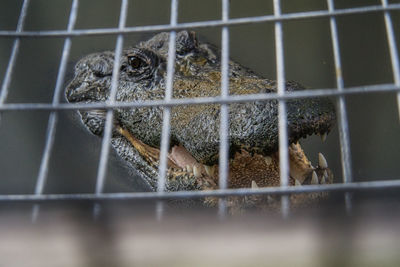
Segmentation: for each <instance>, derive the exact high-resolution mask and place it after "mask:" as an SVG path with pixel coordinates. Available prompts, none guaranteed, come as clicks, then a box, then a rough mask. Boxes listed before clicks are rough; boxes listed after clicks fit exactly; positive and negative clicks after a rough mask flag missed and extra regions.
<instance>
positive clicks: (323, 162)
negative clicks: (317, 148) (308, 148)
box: [318, 153, 328, 169]
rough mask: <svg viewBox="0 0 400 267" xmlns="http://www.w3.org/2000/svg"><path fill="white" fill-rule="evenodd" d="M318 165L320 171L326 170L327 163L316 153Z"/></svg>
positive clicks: (322, 156) (320, 154)
mask: <svg viewBox="0 0 400 267" xmlns="http://www.w3.org/2000/svg"><path fill="white" fill-rule="evenodd" d="M318 165H319V167H321V168H322V169H326V168H328V162H327V161H326V159H325V157H324V155H322V153H318Z"/></svg>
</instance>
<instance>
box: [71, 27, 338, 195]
mask: <svg viewBox="0 0 400 267" xmlns="http://www.w3.org/2000/svg"><path fill="white" fill-rule="evenodd" d="M168 38H169V33H160V34H157V35H155V36H154V37H153V38H151V39H149V40H148V41H145V42H141V43H139V44H138V45H137V46H135V47H133V48H128V49H126V50H123V54H122V58H121V62H119V65H120V76H119V84H118V89H117V96H116V100H117V101H121V102H136V101H140V100H160V99H163V98H164V94H165V83H166V60H167V53H168ZM113 60H114V53H113V52H103V53H96V54H91V55H88V56H86V57H84V58H83V59H81V60H80V61H79V62H78V63H77V65H76V66H75V77H74V78H73V80H72V81H71V82H70V84H69V85H68V87H67V89H66V97H67V100H68V101H69V102H84V103H90V102H100V101H105V100H107V98H108V97H109V93H110V85H111V77H112V69H113V64H114V62H113ZM220 70H221V66H220V57H219V54H218V52H217V49H216V48H215V47H213V46H212V45H209V44H205V43H199V42H198V40H197V38H196V36H195V33H194V32H187V31H182V32H179V33H177V40H176V61H175V75H174V81H173V97H174V98H195V97H206V96H207V97H208V96H218V95H219V94H220V80H221V72H220ZM286 89H287V90H288V91H295V90H303V89H304V87H302V86H301V85H300V84H298V83H296V82H287V83H286ZM229 90H230V92H229V93H230V94H231V95H242V94H258V93H271V92H276V82H275V81H272V80H269V79H265V78H262V77H260V76H258V75H257V74H255V73H254V72H252V71H251V70H249V69H247V68H245V67H243V66H241V65H239V64H238V63H236V62H233V61H230V62H229ZM286 103H287V118H288V134H289V140H288V142H289V144H291V147H290V149H289V153H290V174H291V177H290V183H291V184H292V185H294V184H308V183H311V182H313V183H315V179H314V180H312V179H311V177H312V175H311V174H312V172H313V171H315V172H316V175H317V180H318V181H317V183H321V182H325V183H330V182H332V174H331V172H330V171H329V169H327V167H326V166H318V167H317V168H314V167H312V166H311V163H310V162H309V161H308V159H307V158H306V156H305V155H304V152H303V151H302V149H301V147H300V145H296V143H297V141H298V140H299V139H300V138H301V137H306V136H308V135H311V134H321V135H323V134H326V133H328V132H329V131H330V129H331V128H332V126H333V123H334V121H335V112H334V108H333V105H332V103H331V102H330V101H329V100H328V99H325V98H318V99H315V98H312V99H299V100H289V101H287V102H286ZM162 111H163V110H162V108H161V107H144V108H131V109H116V110H115V111H114V126H115V127H114V131H113V137H112V145H113V147H114V148H115V149H116V151H117V152H118V154H119V155H120V156H121V157H122V158H123V159H124V160H125V161H126V162H127V164H130V165H131V166H132V167H133V168H135V169H137V170H138V171H139V172H140V173H141V175H142V176H143V178H144V179H145V180H146V181H147V182H148V183H149V185H150V186H151V187H152V188H154V189H155V188H156V184H157V173H158V170H157V168H158V153H159V150H158V148H159V146H160V139H161V128H162V117H163V116H162ZM80 114H81V117H82V121H83V123H84V124H85V126H86V127H87V128H88V129H89V130H90V131H91V132H92V133H94V134H96V135H102V131H103V128H104V121H105V119H104V118H105V111H104V110H90V111H80ZM277 114H278V104H277V101H276V100H270V101H255V102H248V103H236V104H230V105H229V145H230V158H231V160H230V169H229V176H230V180H229V186H230V187H232V188H238V187H250V186H251V184H252V183H253V186H255V185H258V186H259V187H263V186H278V185H279V167H278V166H279V163H278V159H279V156H278V154H277V149H278V118H277ZM219 116H220V108H219V105H217V104H209V105H205V104H203V105H183V106H174V107H173V108H172V109H171V144H172V145H171V151H170V155H169V164H168V166H169V170H168V175H167V176H168V177H167V178H168V183H167V190H170V191H177V190H204V189H215V188H218V174H217V173H218V172H217V171H216V169H217V167H218V166H217V165H216V164H217V163H218V151H219V125H220V118H219ZM320 165H321V164H320ZM324 173H325V176H324ZM296 180H297V183H296ZM252 181H254V182H252ZM308 199H310V197H308ZM300 202H307V198H306V197H305V198H304V199H302V200H300V201H299V203H300Z"/></svg>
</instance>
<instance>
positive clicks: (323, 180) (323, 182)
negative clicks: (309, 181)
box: [321, 176, 326, 184]
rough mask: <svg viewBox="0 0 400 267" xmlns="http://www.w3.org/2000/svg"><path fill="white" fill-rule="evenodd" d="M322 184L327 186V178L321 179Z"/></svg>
mask: <svg viewBox="0 0 400 267" xmlns="http://www.w3.org/2000/svg"><path fill="white" fill-rule="evenodd" d="M321 184H326V178H325V176H322V178H321Z"/></svg>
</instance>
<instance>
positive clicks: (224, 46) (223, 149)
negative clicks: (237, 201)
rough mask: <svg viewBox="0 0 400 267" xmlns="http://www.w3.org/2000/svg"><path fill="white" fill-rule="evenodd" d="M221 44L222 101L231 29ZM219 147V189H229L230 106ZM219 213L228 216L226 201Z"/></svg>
mask: <svg viewBox="0 0 400 267" xmlns="http://www.w3.org/2000/svg"><path fill="white" fill-rule="evenodd" d="M227 20H229V1H228V0H222V21H227ZM221 35H222V38H221V39H222V43H221V50H222V51H221V99H226V98H227V97H228V96H229V28H228V27H227V26H224V27H222V32H221ZM219 136H220V138H219V139H220V145H219V165H218V166H219V170H218V171H219V173H218V174H219V181H218V184H219V188H220V189H226V188H228V179H229V177H228V175H229V161H228V160H229V105H228V104H221V112H220V129H219ZM218 213H219V216H220V218H221V219H223V218H224V217H225V216H226V201H225V199H222V198H221V199H219V202H218Z"/></svg>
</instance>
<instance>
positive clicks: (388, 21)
mask: <svg viewBox="0 0 400 267" xmlns="http://www.w3.org/2000/svg"><path fill="white" fill-rule="evenodd" d="M381 2H382V7H383V8H386V7H388V5H389V4H388V2H387V0H381ZM384 18H385V25H386V33H387V37H388V44H389V51H390V59H391V61H392V69H393V80H394V83H395V84H396V85H397V86H400V62H399V55H398V53H397V45H396V37H395V35H394V29H393V23H392V17H391V16H390V13H389V11H388V10H385V11H384ZM397 108H398V111H399V119H400V92H399V93H397Z"/></svg>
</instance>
